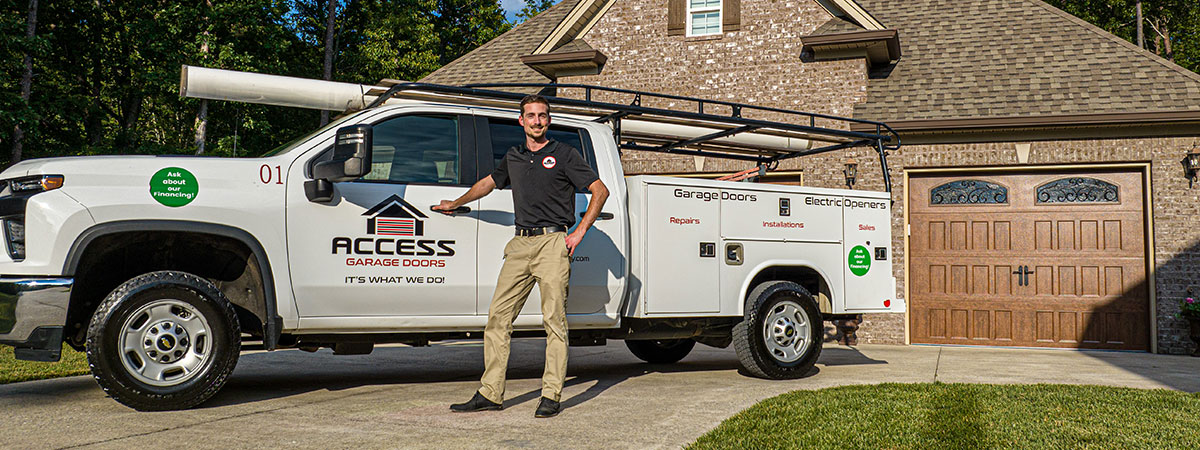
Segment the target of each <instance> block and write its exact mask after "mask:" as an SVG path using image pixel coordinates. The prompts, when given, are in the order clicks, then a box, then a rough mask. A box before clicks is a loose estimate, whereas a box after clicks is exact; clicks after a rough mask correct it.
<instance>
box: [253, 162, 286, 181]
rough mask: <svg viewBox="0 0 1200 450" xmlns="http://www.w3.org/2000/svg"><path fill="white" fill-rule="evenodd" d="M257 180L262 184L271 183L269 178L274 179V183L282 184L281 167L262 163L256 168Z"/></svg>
mask: <svg viewBox="0 0 1200 450" xmlns="http://www.w3.org/2000/svg"><path fill="white" fill-rule="evenodd" d="M258 180H259V181H262V182H263V184H271V180H274V181H275V184H283V168H282V167H279V166H268V165H266V164H263V165H262V167H259V168H258Z"/></svg>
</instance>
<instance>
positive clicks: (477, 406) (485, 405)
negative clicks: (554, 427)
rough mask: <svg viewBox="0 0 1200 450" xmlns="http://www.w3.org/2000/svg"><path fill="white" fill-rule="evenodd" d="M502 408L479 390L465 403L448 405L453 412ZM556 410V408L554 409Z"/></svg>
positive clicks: (502, 407)
mask: <svg viewBox="0 0 1200 450" xmlns="http://www.w3.org/2000/svg"><path fill="white" fill-rule="evenodd" d="M501 409H504V406H503V405H501V404H499V403H496V402H493V401H491V400H488V399H487V397H484V396H483V394H480V393H479V391H475V396H474V397H471V399H470V400H467V402H466V403H455V404H453V405H450V410H451V411H454V412H475V411H498V410H501ZM555 411H556V412H557V409H555Z"/></svg>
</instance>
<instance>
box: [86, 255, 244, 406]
mask: <svg viewBox="0 0 1200 450" xmlns="http://www.w3.org/2000/svg"><path fill="white" fill-rule="evenodd" d="M240 350H241V331H240V329H239V326H238V321H237V313H236V311H234V309H233V306H232V305H231V304H230V303H229V300H228V299H226V298H225V295H224V294H222V293H221V291H220V290H218V289H217V288H216V286H213V284H212V283H210V282H209V281H208V280H205V279H203V278H200V277H197V276H195V275H192V274H188V273H183V272H170V271H164V272H152V273H148V274H145V275H141V276H138V277H136V278H134V279H132V280H129V281H127V282H125V283H124V284H122V285H120V286H118V287H117V288H116V289H115V290H113V292H112V293H111V294H109V295H108V297H107V298H105V299H104V301H103V302H102V303H101V305H100V308H99V309H97V310H96V313H95V314H94V315H93V316H92V321H91V324H90V326H89V327H88V337H87V357H88V365H89V366H91V369H92V375H93V376H94V377H95V378H96V381H97V382H98V383H100V387H101V388H103V389H104V392H105V393H107V394H108V395H109V396H111V397H112V398H113V399H115V400H116V401H118V402H121V403H123V404H125V405H126V406H129V407H131V408H134V409H138V410H142V411H161V410H172V409H187V408H191V407H193V406H196V405H198V404H200V403H202V402H204V401H205V400H208V399H209V397H212V396H213V394H216V393H217V391H218V390H220V389H221V386H223V385H224V384H225V381H226V380H227V379H228V378H229V374H230V373H232V372H233V368H234V366H235V365H236V364H237V359H238V353H239V351H240Z"/></svg>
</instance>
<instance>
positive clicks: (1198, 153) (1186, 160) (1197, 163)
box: [1180, 144, 1200, 187]
mask: <svg viewBox="0 0 1200 450" xmlns="http://www.w3.org/2000/svg"><path fill="white" fill-rule="evenodd" d="M1180 162H1181V163H1183V176H1185V177H1187V179H1188V187H1192V183H1195V182H1196V177H1197V175H1200V149H1197V148H1196V145H1195V144H1192V151H1190V152H1188V154H1187V156H1184V157H1183V161H1180Z"/></svg>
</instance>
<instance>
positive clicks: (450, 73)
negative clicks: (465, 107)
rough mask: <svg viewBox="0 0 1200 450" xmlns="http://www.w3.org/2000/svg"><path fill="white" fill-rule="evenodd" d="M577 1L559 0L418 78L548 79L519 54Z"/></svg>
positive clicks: (447, 80)
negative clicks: (526, 62)
mask: <svg viewBox="0 0 1200 450" xmlns="http://www.w3.org/2000/svg"><path fill="white" fill-rule="evenodd" d="M579 1H580V0H562V1H561V2H559V3H558V4H557V5H554V6H551V7H550V9H547V10H545V11H542V13H541V14H538V15H537V16H534V17H533V18H531V19H529V20H526V21H525V22H524V23H521V24H520V25H517V26H516V27H514V28H513V29H511V30H508V32H506V33H504V34H501V35H500V36H497V37H496V38H495V39H492V40H490V41H488V42H487V43H486V44H483V45H481V46H479V48H477V49H475V50H472V51H471V52H469V53H467V54H466V55H463V56H462V57H461V58H458V59H456V60H454V61H452V62H451V63H450V64H446V65H445V66H442V67H441V68H440V69H438V70H435V71H433V73H431V74H429V75H427V76H426V77H425V78H422V79H421V81H422V82H425V83H437V84H449V85H463V84H470V83H548V82H549V81H550V80H549V79H548V78H546V77H545V76H543V75H542V74H540V73H538V72H537V71H535V70H533V69H531V68H529V66H526V65H525V64H524V63H522V62H521V56H524V55H528V54H530V53H533V51H534V50H535V49H537V47H538V45H541V43H542V41H543V40H544V39H545V38H546V36H547V35H549V34H550V32H551V31H554V28H555V27H557V26H558V24H559V23H561V22H562V21H563V19H564V18H566V16H567V13H569V12H571V9H572V8H574V7H575V5H576V4H578V3H579ZM568 45H577V44H572V43H568ZM584 45H586V44H584ZM563 47H566V45H564V46H563ZM582 50H586V49H582ZM556 51H557V49H556Z"/></svg>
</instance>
